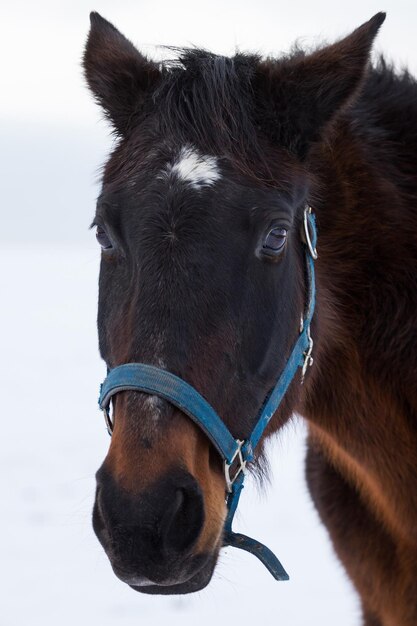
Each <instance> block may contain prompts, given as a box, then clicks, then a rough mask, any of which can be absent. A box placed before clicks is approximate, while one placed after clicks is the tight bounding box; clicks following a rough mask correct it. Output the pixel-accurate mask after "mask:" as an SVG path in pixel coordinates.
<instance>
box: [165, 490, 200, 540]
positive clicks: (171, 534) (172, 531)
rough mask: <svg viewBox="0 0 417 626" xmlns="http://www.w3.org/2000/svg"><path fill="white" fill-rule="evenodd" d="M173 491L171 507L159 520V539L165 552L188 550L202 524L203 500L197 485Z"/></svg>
mask: <svg viewBox="0 0 417 626" xmlns="http://www.w3.org/2000/svg"><path fill="white" fill-rule="evenodd" d="M193 482H194V484H192V485H190V486H188V487H187V488H184V487H182V488H181V489H176V490H175V495H174V498H173V501H172V503H171V506H170V507H169V508H168V510H167V511H166V512H165V514H164V516H163V518H162V520H161V527H160V531H161V538H162V540H163V542H164V546H165V549H166V550H174V551H175V552H184V551H186V550H190V549H191V548H192V546H193V545H194V543H195V542H196V541H197V538H198V537H199V535H200V532H201V530H202V528H203V524H204V505H203V498H202V494H201V491H200V488H199V486H198V484H197V483H196V482H195V481H193Z"/></svg>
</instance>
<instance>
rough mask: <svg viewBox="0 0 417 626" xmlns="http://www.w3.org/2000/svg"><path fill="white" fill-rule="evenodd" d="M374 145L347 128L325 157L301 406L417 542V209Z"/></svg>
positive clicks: (347, 470) (383, 510) (343, 463)
mask: <svg viewBox="0 0 417 626" xmlns="http://www.w3.org/2000/svg"><path fill="white" fill-rule="evenodd" d="M372 149H374V147H373V146H370V145H367V144H366V141H364V140H363V141H360V140H359V139H358V137H357V136H354V135H353V133H350V131H349V124H348V123H344V124H342V125H341V126H340V128H339V129H338V130H337V131H336V133H335V135H334V141H333V142H332V144H331V145H327V146H326V147H322V148H321V149H320V150H318V151H317V154H316V155H315V157H316V158H317V161H316V162H317V163H318V164H319V165H317V168H316V177H317V181H318V188H319V189H320V195H318V194H317V198H319V197H320V198H321V200H318V201H317V203H316V206H314V208H315V210H316V213H317V218H318V228H319V259H318V261H317V299H318V302H317V319H316V320H315V322H316V324H315V328H314V329H313V332H314V334H315V337H314V340H315V350H316V353H315V366H314V367H313V369H312V371H311V374H310V380H309V381H308V382H307V384H306V390H305V398H304V402H303V406H302V408H301V411H300V412H301V413H302V414H304V415H305V416H306V417H307V419H308V421H309V423H310V433H311V436H312V438H313V439H314V440H315V441H316V442H317V443H318V445H319V446H320V447H321V449H322V450H323V451H324V452H325V453H326V455H327V457H328V459H329V460H331V462H332V463H333V464H335V465H336V466H337V467H338V468H339V469H340V471H341V472H342V473H343V474H344V475H345V476H349V477H350V479H351V480H352V481H353V482H354V484H355V485H356V486H357V487H358V488H359V489H360V490H361V491H363V493H364V495H365V496H366V497H367V498H368V499H369V501H370V502H372V503H373V504H372V506H374V507H375V506H376V507H377V508H378V509H379V513H380V514H381V515H382V516H383V518H384V519H385V521H386V523H387V524H388V525H390V526H391V527H393V528H395V531H396V532H397V533H398V532H400V533H401V534H402V535H404V537H408V538H409V537H410V534H411V535H413V536H414V539H415V540H417V531H416V529H415V519H416V518H417V496H416V495H415V494H417V478H416V470H415V468H416V467H417V393H416V391H415V389H416V386H415V376H416V373H417V357H416V355H415V345H417V325H416V317H415V311H416V309H417V295H416V294H417V278H416V273H415V272H414V273H413V272H412V271H411V270H412V268H413V267H414V268H415V267H416V264H417V247H416V243H415V241H413V239H412V238H413V237H414V240H415V235H413V233H415V232H417V214H416V212H415V211H414V210H413V207H411V206H408V205H407V203H405V202H404V194H403V193H402V190H401V188H399V187H398V186H397V185H396V181H395V180H393V177H392V175H391V170H392V167H391V163H390V162H389V161H386V162H384V160H383V159H382V160H379V161H377V160H375V159H374V158H372V155H371V152H372ZM380 153H381V154H383V153H384V146H382V147H381V151H380ZM393 157H394V155H391V159H392V158H393ZM416 192H417V189H416ZM413 346H414V348H413ZM413 381H414V382H413ZM411 485H414V492H413V494H414V495H413V496H411V497H410V494H411V491H410V489H411ZM413 498H414V500H413ZM406 520H407V521H406Z"/></svg>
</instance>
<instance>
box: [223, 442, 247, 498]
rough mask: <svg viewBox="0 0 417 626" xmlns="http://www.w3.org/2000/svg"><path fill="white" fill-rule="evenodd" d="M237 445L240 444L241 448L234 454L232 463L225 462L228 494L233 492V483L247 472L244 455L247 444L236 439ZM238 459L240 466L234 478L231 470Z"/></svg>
mask: <svg viewBox="0 0 417 626" xmlns="http://www.w3.org/2000/svg"><path fill="white" fill-rule="evenodd" d="M236 443H237V444H238V446H239V447H238V449H237V450H236V452H235V453H234V455H233V458H232V461H231V463H227V461H225V462H224V477H225V479H226V489H227V492H228V493H231V492H232V487H233V483H234V482H235V480H236V478H237V477H238V476H239V474H240V473H241V472H245V471H246V461H245V460H244V458H243V454H242V446H243V444H244V443H245V442H244V441H240V439H236ZM236 459H237V460H238V462H239V465H238V466H237V468H236V473H235V475H234V476H233V478H232V477H231V476H230V468H231V467H232V465H233V463H234V462H235V460H236Z"/></svg>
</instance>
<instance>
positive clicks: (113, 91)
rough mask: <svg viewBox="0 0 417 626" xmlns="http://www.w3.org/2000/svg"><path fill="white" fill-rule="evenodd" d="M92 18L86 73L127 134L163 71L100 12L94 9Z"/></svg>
mask: <svg viewBox="0 0 417 626" xmlns="http://www.w3.org/2000/svg"><path fill="white" fill-rule="evenodd" d="M90 21H91V28H90V32H89V35H88V39H87V44H86V47H85V52H84V58H83V66H84V72H85V77H86V79H87V83H88V85H89V87H90V89H91V91H92V92H93V94H94V96H95V98H96V100H97V102H98V103H99V104H100V105H101V106H102V107H103V109H104V111H105V113H106V115H107V117H108V118H109V119H110V120H111V122H112V124H113V126H114V128H115V130H116V131H117V132H118V133H119V134H122V135H126V134H127V133H128V132H129V129H130V127H131V125H132V120H133V119H134V117H135V114H137V113H139V112H140V110H141V107H142V105H143V101H144V98H145V95H146V93H147V91H148V90H149V89H150V88H151V87H152V86H153V85H154V84H156V82H157V81H158V79H159V76H160V72H159V69H158V66H157V64H156V63H153V62H152V61H149V60H148V59H146V58H145V57H144V56H143V55H142V54H141V53H140V52H139V51H138V50H137V49H136V48H135V46H134V45H133V44H132V43H131V42H130V41H129V40H128V39H126V37H124V36H123V35H122V34H121V33H120V32H119V31H118V30H117V28H115V27H114V26H113V25H112V24H110V22H108V21H107V20H105V19H104V18H103V17H101V15H99V14H98V13H95V12H93V13H91V14H90Z"/></svg>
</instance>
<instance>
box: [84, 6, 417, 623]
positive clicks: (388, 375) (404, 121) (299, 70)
mask: <svg viewBox="0 0 417 626" xmlns="http://www.w3.org/2000/svg"><path fill="white" fill-rule="evenodd" d="M384 19H385V14H384V13H379V14H377V15H375V16H374V17H373V18H372V19H370V20H369V21H368V22H366V23H364V24H363V25H362V26H360V27H359V28H357V29H356V30H354V31H353V32H351V33H350V34H349V35H348V36H346V37H344V38H342V39H340V40H338V41H336V42H335V43H332V44H322V45H321V46H318V47H317V48H315V49H312V50H307V51H306V50H303V49H300V48H297V47H295V48H294V49H293V50H292V51H291V52H290V53H288V54H287V55H286V56H285V55H284V56H282V57H280V58H278V59H274V58H269V57H268V58H264V57H261V56H259V55H256V54H249V53H243V52H237V53H236V54H235V55H234V56H232V57H224V56H218V55H215V54H213V53H210V52H208V51H207V50H203V49H198V48H181V49H175V52H176V58H174V59H172V58H171V59H169V60H167V61H164V62H160V63H157V62H155V61H152V60H150V59H149V58H147V57H145V56H144V55H143V54H142V53H141V52H140V51H139V50H138V49H137V48H135V47H134V46H133V44H132V43H131V42H130V41H129V40H128V39H126V38H125V37H124V36H123V35H122V34H121V33H120V32H119V31H118V30H117V29H116V28H115V27H114V26H113V25H112V24H110V23H109V22H108V21H106V20H105V19H104V18H102V17H101V16H100V15H99V14H97V13H92V14H91V29H90V32H89V35H88V40H87V44H86V48H85V52H84V58H83V66H84V71H85V76H86V80H87V83H88V85H89V87H90V89H91V91H92V94H93V95H94V97H95V99H96V101H97V102H98V103H99V105H100V106H101V107H102V109H103V111H104V113H105V115H106V116H107V118H108V119H109V120H110V122H111V125H112V128H113V130H114V133H115V135H116V137H117V141H116V143H115V147H114V149H113V151H112V153H111V155H110V157H109V159H108V161H107V163H106V164H105V166H104V168H103V180H102V190H101V192H100V195H99V197H98V200H97V208H96V214H95V218H94V221H93V226H94V227H95V228H96V236H97V240H98V243H99V244H100V246H101V267H100V277H99V302H98V335H99V348H100V353H101V356H102V358H103V359H104V361H105V363H106V364H107V368H108V370H109V371H110V372H111V371H112V370H114V368H118V367H120V366H123V365H124V364H130V365H133V364H135V363H143V364H146V365H147V366H150V367H153V368H154V369H155V368H157V369H158V371H159V372H161V371H162V372H165V373H166V374H167V375H168V373H172V374H173V375H175V376H176V377H177V378H178V379H181V380H182V381H186V382H187V385H189V386H191V387H192V389H194V390H196V393H197V392H198V394H200V395H199V397H202V398H204V399H205V400H206V401H207V402H209V403H210V406H211V407H213V408H214V410H215V411H216V413H217V415H219V416H220V417H221V420H222V423H223V424H224V425H225V427H226V429H228V431H230V433H232V434H233V437H234V438H236V439H237V440H238V441H245V440H247V438H248V437H249V434H250V433H251V432H252V428H253V420H254V416H256V415H258V414H259V412H260V411H261V410H262V407H263V405H264V403H265V401H266V399H267V398H268V397H269V394H270V391H271V388H273V386H274V384H275V381H276V380H277V378H278V377H279V376H280V373H281V372H283V371H284V370H285V368H286V364H287V362H288V359H289V355H290V353H291V349H292V347H293V346H294V343H295V342H296V340H297V337H298V336H299V333H300V319H302V318H303V314H304V311H305V308H306V301H307V299H308V294H307V291H308V280H309V279H308V274H307V272H306V265H305V258H306V252H305V251H306V249H307V248H306V243H305V241H304V242H303V237H302V234H300V233H302V232H303V222H304V221H305V217H306V215H307V211H306V207H308V210H309V211H310V210H312V211H313V212H314V215H315V218H316V224H317V232H318V245H317V251H318V258H317V261H315V278H316V308H315V312H314V315H313V317H312V320H311V329H309V331H310V330H311V337H310V339H311V342H310V344H309V354H308V359H307V356H306V359H307V361H308V363H307V361H306V362H305V364H307V365H311V364H312V360H313V359H314V363H313V364H312V367H303V371H301V368H299V369H298V370H297V371H296V372H295V373H294V375H293V377H292V379H291V381H290V382H289V384H288V389H287V390H286V392H285V394H284V396H283V398H282V401H281V402H280V404H279V407H277V408H276V410H274V412H273V415H272V416H271V417H270V419H269V421H268V423H267V424H266V428H265V430H264V432H263V434H262V437H261V442H260V445H259V446H258V448H257V450H256V451H255V453H254V458H253V460H252V463H251V467H252V471H253V472H254V473H258V474H260V475H262V473H263V472H265V471H266V459H265V449H264V448H265V446H264V444H265V441H266V440H267V439H268V438H270V437H271V436H273V435H274V434H275V433H277V432H278V431H279V430H280V429H281V428H282V427H283V426H284V424H286V423H287V422H288V421H289V420H291V419H292V416H293V415H294V414H299V415H301V416H302V418H303V419H304V420H305V422H306V424H307V426H308V440H307V444H308V446H307V454H306V479H307V484H308V487H309V491H310V493H311V497H312V500H313V502H314V504H315V507H316V508H317V511H318V513H319V516H320V518H321V520H322V522H323V524H324V525H325V526H326V528H327V530H328V533H329V535H330V538H331V541H332V543H333V546H334V550H335V552H336V554H337V556H338V558H339V559H340V561H341V562H342V564H343V565H344V567H345V569H346V572H347V574H348V576H349V577H350V579H351V580H352V581H353V584H354V586H355V588H356V590H357V592H358V595H359V597H360V600H361V605H362V609H363V623H364V625H366V626H394V625H395V626H415V624H416V623H417V582H416V581H417V386H416V382H415V381H416V376H417V351H416V346H417V316H416V311H417V161H416V158H415V157H416V154H417V84H416V82H415V80H414V78H413V77H412V76H411V75H410V73H409V72H407V70H402V71H397V70H396V69H395V68H394V67H393V66H392V65H390V64H389V63H387V62H386V61H385V60H384V58H383V57H382V56H381V57H379V58H378V59H377V60H376V61H374V62H371V60H370V54H371V49H372V45H373V41H374V39H375V37H376V35H377V32H378V30H379V28H380V26H381V25H382V23H383V21H384ZM308 233H310V235H312V232H311V229H310V230H309V228H308V227H307V230H305V229H304V235H308ZM310 248H311V245H310ZM313 340H314V347H313ZM169 375H171V374H169ZM184 384H185V383H184ZM112 406H113V414H112V418H111V419H112V421H111V425H112V429H113V433H112V439H111V443H110V447H109V451H108V454H107V456H106V458H105V460H104V462H103V464H102V466H101V467H100V469H99V471H98V472H97V491H96V497H95V503H94V510H93V526H94V530H95V532H96V534H97V536H98V539H99V541H100V542H101V544H102V546H103V548H104V550H105V551H106V553H107V555H108V557H109V559H110V562H111V565H112V567H113V570H114V572H115V574H116V575H117V576H118V577H119V578H120V579H121V580H123V581H124V582H125V583H127V584H128V585H130V586H131V587H132V588H133V589H134V590H136V591H139V592H143V593H148V594H186V593H191V592H194V591H197V590H199V589H202V588H204V587H205V586H206V585H207V584H208V583H209V581H210V579H211V576H212V573H213V570H214V568H215V565H216V562H217V558H218V555H219V551H220V549H221V547H222V545H223V542H224V534H225V519H226V515H227V507H226V498H225V476H224V472H223V470H224V464H223V462H222V458H221V455H220V454H219V451H218V449H216V447H215V445H213V440H212V439H210V437H208V436H207V433H206V432H203V430H202V429H201V427H200V425H199V424H198V423H196V421H195V420H193V419H190V417H189V415H187V413H186V411H185V410H183V409H182V408H181V405H180V404H177V405H175V404H174V403H173V402H171V401H170V400H169V398H168V399H167V398H166V397H162V396H161V394H160V393H150V392H148V393H145V392H140V391H138V390H132V389H131V388H129V387H128V386H127V387H126V386H125V387H123V385H121V386H120V388H119V389H118V392H117V393H116V394H115V395H113V396H112ZM242 465H243V464H242ZM239 469H243V467H242V468H239Z"/></svg>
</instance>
